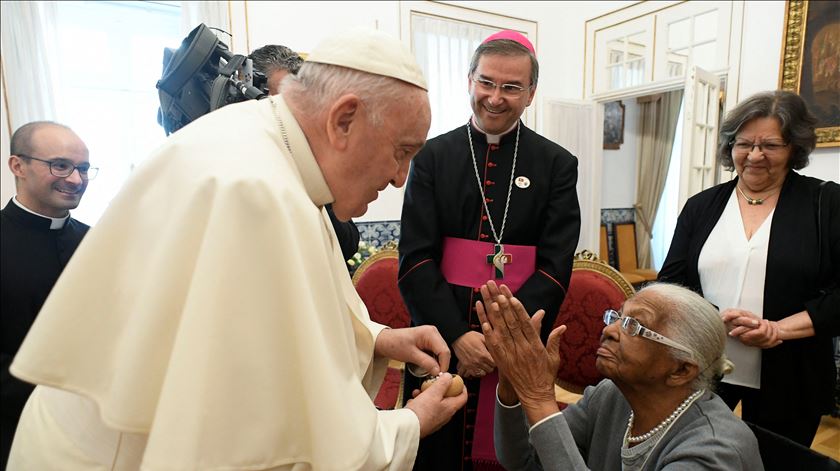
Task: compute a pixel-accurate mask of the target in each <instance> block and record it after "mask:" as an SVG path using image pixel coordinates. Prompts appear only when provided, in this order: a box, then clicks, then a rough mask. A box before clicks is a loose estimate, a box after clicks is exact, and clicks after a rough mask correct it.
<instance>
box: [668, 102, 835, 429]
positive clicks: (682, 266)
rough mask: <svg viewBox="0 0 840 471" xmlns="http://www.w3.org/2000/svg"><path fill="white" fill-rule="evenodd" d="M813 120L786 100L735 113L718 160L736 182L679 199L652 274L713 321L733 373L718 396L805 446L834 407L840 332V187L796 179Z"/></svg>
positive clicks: (810, 144) (810, 145)
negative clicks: (707, 308) (660, 262)
mask: <svg viewBox="0 0 840 471" xmlns="http://www.w3.org/2000/svg"><path fill="white" fill-rule="evenodd" d="M815 123H816V119H815V118H814V117H813V116H812V115H811V114H810V113H809V112H808V109H807V107H806V106H805V102H804V101H803V100H802V98H800V97H799V95H796V94H795V93H791V92H785V91H775V92H765V93H759V94H757V95H754V96H752V97H750V98H748V99H747V100H746V101H744V102H742V103H741V104H739V105H738V106H737V107H736V108H735V109H734V110H732V111H731V112H730V113H729V115H728V116H727V117H726V119H725V121H724V122H723V124H722V125H721V131H720V143H719V147H718V158H720V160H721V163H722V164H723V166H724V167H725V168H726V169H728V170H732V169H734V170H735V172H736V173H737V174H738V178H736V179H734V180H732V181H729V182H726V183H722V184H720V185H717V186H715V187H712V188H709V189H708V190H705V191H703V192H701V193H699V194H697V195H695V196H693V197H691V198H690V199H689V200H688V202H687V203H686V205H685V207H684V208H683V210H682V213H681V214H680V217H679V220H678V221H677V227H676V230H675V232H674V239H673V241H672V243H671V248H670V250H669V251H668V257H667V258H666V260H665V264H664V266H663V267H662V270H661V271H660V272H659V280H660V281H668V282H672V283H680V284H682V285H685V286H687V287H689V288H691V289H693V290H694V291H696V292H698V293H700V294H701V295H703V296H704V297H705V298H706V299H707V300H709V301H710V302H711V303H712V304H714V305H716V306H718V307H719V308H720V310H721V312H722V314H721V315H722V316H723V320H724V322H725V323H726V325H727V330H728V332H729V335H728V338H727V346H726V355H727V356H728V357H729V358H730V359H731V360H732V362H733V363H734V364H735V370H734V372H733V373H732V374H731V375H728V376H727V377H726V378H725V379H723V380H722V382H721V383H720V385H719V387H718V394H720V396H721V397H722V398H723V399H724V401H726V403H727V404H728V405H729V407H731V408H734V407H735V406H736V405H737V404H738V401H742V417H743V418H744V419H745V420H747V421H750V422H752V423H755V424H758V425H760V426H762V427H764V428H766V429H769V430H772V431H774V432H776V433H778V434H780V435H784V436H786V437H788V438H790V439H792V440H794V441H796V442H799V443H801V444H803V445H805V446H810V445H811V442H812V441H813V438H814V435H815V434H816V431H817V428H818V427H819V423H820V417H821V415H823V414H826V413H828V412H829V411H830V410H831V407H832V404H833V398H832V393H833V390H834V381H835V366H834V361H833V358H832V342H831V339H832V337H834V336H837V335H840V289H838V283H840V186H838V185H837V183H836V182H823V181H821V180H818V179H816V178H811V177H806V176H802V175H800V174H798V173H796V172H795V170H799V169H802V168H804V167H805V166H806V165H808V156H809V154H810V153H811V151H812V150H813V149H814V146H815V144H816V134H815V132H814V125H815Z"/></svg>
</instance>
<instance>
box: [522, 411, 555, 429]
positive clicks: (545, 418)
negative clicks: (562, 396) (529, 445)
mask: <svg viewBox="0 0 840 471" xmlns="http://www.w3.org/2000/svg"><path fill="white" fill-rule="evenodd" d="M558 415H563V411H557V412H555V413H553V414H551V415H549V416H547V417H543V418H542V420H540V421H539V422H537V423H535V424H534V425H532V426H531V428H529V429H528V434H529V435H530V434H531V432H533V431H534V429H535V428H537V427H539V425H540V424H541V423H543V422H545V421H547V420H549V419H551V418H553V417H556V416H558Z"/></svg>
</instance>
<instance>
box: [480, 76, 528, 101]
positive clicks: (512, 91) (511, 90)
mask: <svg viewBox="0 0 840 471" xmlns="http://www.w3.org/2000/svg"><path fill="white" fill-rule="evenodd" d="M472 81H473V82H474V83H475V84H476V85H477V86H478V88H479V89H480V90H482V91H484V92H487V93H493V92H494V91H495V90H496V88H499V89H501V90H502V95H507V96H510V97H518V96H520V95H522V93H523V92H525V91H527V90H530V89H531V87H530V86H528V87H527V88H526V87H523V86H521V85H516V84H513V83H503V84H501V85H499V84H497V83H496V82H494V81H492V80H487V79H485V78H481V77H473V78H472Z"/></svg>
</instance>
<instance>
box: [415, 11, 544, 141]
mask: <svg viewBox="0 0 840 471" xmlns="http://www.w3.org/2000/svg"><path fill="white" fill-rule="evenodd" d="M400 5H401V7H400V8H401V11H400V16H401V18H402V22H403V23H402V31H408V32H409V35H408V36H407V37H406V36H404V37H403V41H406V42H408V43H409V44H410V47H411V50H412V51H413V52H414V56H415V57H416V58H417V63H418V64H420V67H421V68H422V69H423V75H424V76H425V77H426V80H427V81H428V84H429V102H430V105H431V108H432V125H431V127H430V129H429V137H430V138H432V137H435V136H438V135H440V134H443V133H445V132H448V131H450V130H452V129H454V128H456V127H458V126H460V125H465V124H467V120H468V119H469V117H470V116H471V115H472V109H471V107H470V101H469V93H468V82H467V74H468V72H469V67H470V59H472V55H473V52H475V49H476V48H477V47H478V46H479V45H480V44H481V41H483V40H484V39H485V38H486V37H487V36H490V35H491V34H493V33H495V32H498V31H501V30H504V29H511V30H515V31H519V32H521V33H522V34H524V35H525V36H526V37H528V39H530V40H531V42H532V43H533V44H534V47H536V48H538V45H537V41H536V36H537V26H536V23H534V22H531V21H526V20H519V19H516V18H511V17H506V16H499V15H494V14H492V13H487V12H480V11H475V10H470V9H465V8H461V7H456V6H452V5H445V4H440V3H435V2H400ZM538 50H539V49H538ZM535 102H536V100H535ZM534 108H535V105H534V104H533V103H532V105H531V106H529V107H528V108H527V109H526V111H525V113H524V115H523V117H522V119H523V121H524V123H525V124H526V125H528V126H530V127H532V128H533V127H534V125H535V124H536V115H535V111H534Z"/></svg>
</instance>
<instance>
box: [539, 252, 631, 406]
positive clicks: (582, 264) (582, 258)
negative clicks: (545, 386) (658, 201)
mask: <svg viewBox="0 0 840 471" xmlns="http://www.w3.org/2000/svg"><path fill="white" fill-rule="evenodd" d="M633 293H634V290H633V286H632V285H631V284H630V283H629V282H627V280H626V279H624V277H623V276H621V273H619V272H618V271H617V270H616V269H615V268H613V267H611V266H609V265H608V264H607V263H605V262H602V261H601V260H599V259H598V257H596V256H595V254H593V253H592V252H589V251H588V250H584V251H582V252H580V253H578V254H576V255H575V261H574V266H573V268H572V279H571V281H570V282H569V291H568V292H567V293H566V299H565V300H564V301H563V305H562V306H561V307H560V314H558V316H557V319H556V320H555V321H554V326H555V327H557V326H559V325H562V324H566V329H567V330H566V333H565V334H563V338H562V341H561V342H560V359H561V363H560V369H559V371H558V372H557V379H556V382H557V385H558V386H560V387H561V388H563V389H565V390H567V391H570V392H573V393H577V394H581V393H582V392H583V390H584V388H585V387H586V386H589V385H594V384H597V383H598V382H599V381H600V380H601V379H602V376H601V374H600V373H599V372H598V370H597V369H596V368H595V351H596V350H598V347H599V346H600V343H601V340H600V339H601V332H602V331H603V329H604V320H603V319H604V311H605V310H607V309H615V310H618V308H620V307H621V305H622V303H624V301H625V300H626V299H627V298H629V297H630V296H632V295H633Z"/></svg>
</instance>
